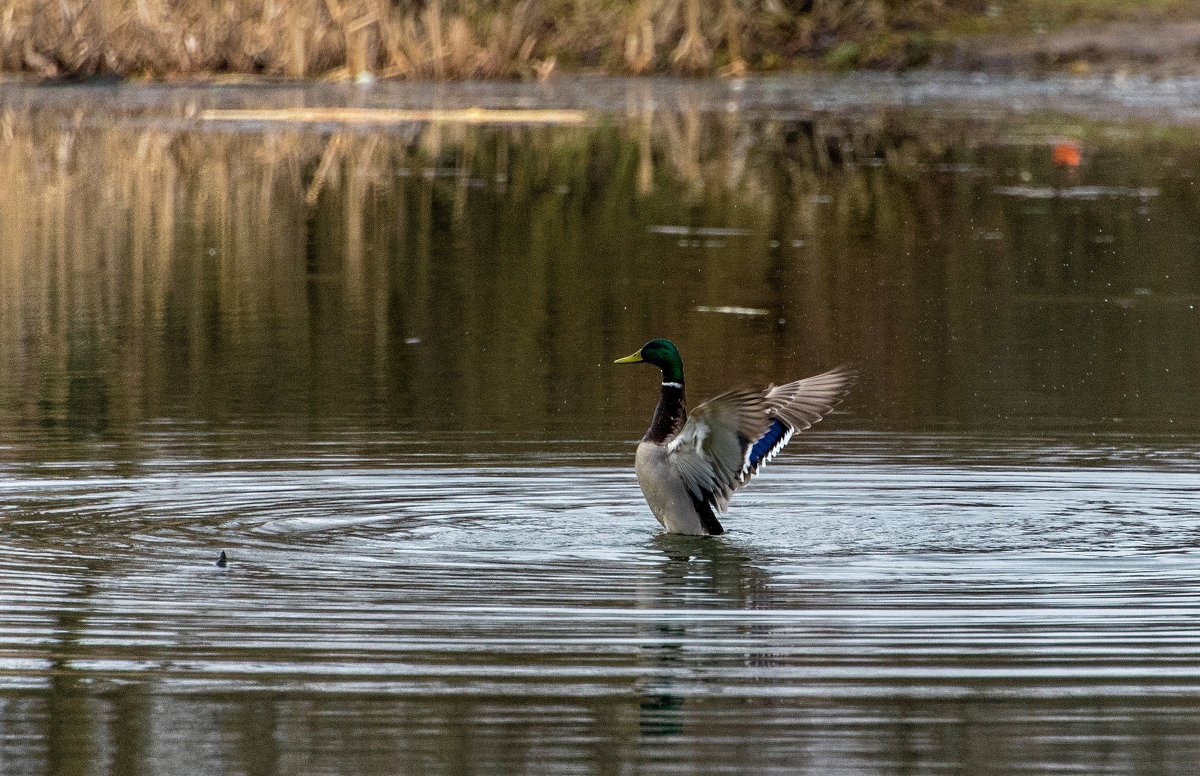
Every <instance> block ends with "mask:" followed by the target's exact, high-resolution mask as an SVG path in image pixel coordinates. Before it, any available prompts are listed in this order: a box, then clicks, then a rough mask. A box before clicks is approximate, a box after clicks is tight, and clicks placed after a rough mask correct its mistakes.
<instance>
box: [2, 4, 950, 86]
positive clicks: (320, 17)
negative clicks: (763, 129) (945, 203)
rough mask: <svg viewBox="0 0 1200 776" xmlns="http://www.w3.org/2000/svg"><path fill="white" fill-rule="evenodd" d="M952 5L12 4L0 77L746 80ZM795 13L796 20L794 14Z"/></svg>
mask: <svg viewBox="0 0 1200 776" xmlns="http://www.w3.org/2000/svg"><path fill="white" fill-rule="evenodd" d="M947 2H950V0H904V1H903V2H894V1H892V2H888V1H887V0H813V1H812V2H808V3H782V2H778V0H764V1H760V0H720V2H716V1H715V0H711V1H710V2H701V0H542V1H541V2H538V1H536V0H493V2H480V3H473V2H466V0H461V1H460V2H455V0H424V1H420V0H394V1H393V0H226V2H221V3H215V2H212V0H8V2H6V3H5V4H4V6H3V8H2V9H0V69H2V70H4V71H7V72H32V73H36V74H38V75H42V76H59V77H92V76H103V75H116V76H121V77H146V78H159V79H166V78H203V77H210V76H214V75H221V74H250V75H263V76H274V77H291V78H332V79H345V78H370V77H396V78H438V79H445V78H454V79H462V78H539V77H545V76H547V75H549V74H550V73H551V72H553V71H554V70H555V69H556V68H558V67H563V66H565V67H569V68H572V69H579V68H584V69H587V68H602V69H605V70H608V71H610V72H627V73H651V72H679V73H707V72H714V71H717V70H723V71H725V72H740V71H742V70H744V69H745V68H746V67H747V65H749V66H751V67H756V68H771V67H779V66H786V65H789V64H793V63H795V62H796V61H797V60H798V59H799V58H804V57H812V56H820V55H822V54H823V53H825V52H826V51H828V50H829V49H830V48H831V47H832V46H833V45H835V44H836V42H837V41H838V39H839V36H844V35H851V36H854V35H860V36H861V35H863V34H870V33H872V32H873V31H875V32H878V31H880V30H883V29H884V28H886V27H887V25H888V20H889V18H891V17H893V16H897V15H898V14H903V16H902V17H899V16H897V18H903V19H904V20H905V23H906V24H907V23H910V22H909V20H911V18H912V17H913V16H914V13H915V11H914V9H917V10H920V11H922V12H927V11H938V10H940V9H942V7H943V5H944V4H945V3H947ZM796 9H800V10H796Z"/></svg>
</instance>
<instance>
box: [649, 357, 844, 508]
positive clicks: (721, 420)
mask: <svg viewBox="0 0 1200 776" xmlns="http://www.w3.org/2000/svg"><path fill="white" fill-rule="evenodd" d="M857 376H858V375H857V372H855V371H854V370H853V369H852V368H850V367H849V366H846V365H843V366H840V367H837V368H836V369H831V370H830V371H828V372H825V373H823V374H819V375H816V376H814V377H807V378H805V379H803V380H797V381H795V382H792V383H786V384H784V385H778V386H768V387H767V388H765V389H763V388H745V387H743V388H735V389H733V390H731V391H727V392H725V393H723V394H721V395H720V396H717V397H715V398H712V399H709V400H708V401H706V402H704V403H703V404H701V405H699V406H698V407H696V409H695V410H694V411H693V412H692V414H691V415H690V416H689V417H688V419H687V422H686V423H685V424H684V426H683V428H682V429H681V430H680V432H679V434H678V435H677V436H676V437H675V438H674V439H672V440H671V441H670V442H668V443H667V461H668V462H669V463H670V464H671V466H672V467H673V468H674V469H675V471H676V473H677V474H678V475H679V477H680V479H681V480H682V481H683V483H684V485H685V487H686V488H687V490H688V493H689V494H690V495H691V496H692V498H694V499H696V500H697V501H699V502H702V503H707V504H709V505H711V506H712V508H713V509H714V510H715V511H716V512H724V511H725V509H726V507H728V505H729V499H730V498H731V497H732V496H733V493H734V491H736V490H737V489H738V488H740V487H741V486H742V485H744V484H745V483H746V482H747V481H748V480H749V479H750V477H752V476H753V475H754V474H756V473H757V472H758V471H759V470H760V469H761V468H762V467H763V466H764V465H766V463H767V462H768V461H770V460H771V458H773V457H774V456H775V454H776V453H778V452H779V451H780V450H782V449H783V447H784V446H785V445H786V444H787V443H788V442H789V441H790V440H791V438H792V436H793V435H794V433H795V432H797V431H803V430H804V429H807V428H809V427H811V426H812V425H813V424H814V423H816V422H817V421H819V420H821V418H823V417H824V416H825V415H826V414H828V413H829V411H830V410H831V409H833V407H834V406H835V405H836V404H837V403H838V402H840V401H841V400H842V397H844V396H845V395H846V393H847V391H849V390H850V387H851V386H852V385H853V384H854V381H855V380H856V379H857ZM780 425H782V428H780V427H779V426H780ZM759 443H761V444H759Z"/></svg>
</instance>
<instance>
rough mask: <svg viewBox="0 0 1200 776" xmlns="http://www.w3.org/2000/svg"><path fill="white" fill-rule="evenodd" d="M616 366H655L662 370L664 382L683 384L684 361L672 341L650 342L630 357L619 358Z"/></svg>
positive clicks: (659, 340)
mask: <svg viewBox="0 0 1200 776" xmlns="http://www.w3.org/2000/svg"><path fill="white" fill-rule="evenodd" d="M613 363H614V364H641V363H646V364H654V365H655V366H656V367H658V368H659V369H661V370H662V373H663V380H664V381H665V382H669V383H680V384H682V383H683V359H681V358H680V357H679V350H678V349H677V348H676V347H675V346H674V345H673V344H671V341H670V340H665V339H656V340H650V341H649V342H647V343H646V344H645V345H642V347H641V348H640V349H639V350H638V352H636V353H634V354H633V355H630V356H625V358H618V359H617V360H616V361H614V362H613Z"/></svg>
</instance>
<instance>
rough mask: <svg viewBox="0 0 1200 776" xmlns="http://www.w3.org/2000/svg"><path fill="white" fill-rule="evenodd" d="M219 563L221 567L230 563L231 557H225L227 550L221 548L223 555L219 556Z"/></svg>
mask: <svg viewBox="0 0 1200 776" xmlns="http://www.w3.org/2000/svg"><path fill="white" fill-rule="evenodd" d="M217 565H218V566H220V567H221V568H225V567H226V566H228V565H229V558H227V557H225V550H221V557H219V558H217Z"/></svg>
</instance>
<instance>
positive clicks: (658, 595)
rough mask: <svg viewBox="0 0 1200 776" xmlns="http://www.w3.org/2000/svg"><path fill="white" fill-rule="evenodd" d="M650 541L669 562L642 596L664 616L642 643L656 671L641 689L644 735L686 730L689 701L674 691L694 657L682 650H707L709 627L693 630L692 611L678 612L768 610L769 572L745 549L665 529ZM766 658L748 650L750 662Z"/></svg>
mask: <svg viewBox="0 0 1200 776" xmlns="http://www.w3.org/2000/svg"><path fill="white" fill-rule="evenodd" d="M650 544H651V546H652V547H653V548H654V549H655V550H657V551H659V552H662V553H664V554H665V555H666V561H665V562H664V563H662V564H661V566H660V567H659V568H658V570H657V573H656V574H655V575H654V576H653V577H652V578H650V579H649V580H647V581H646V582H645V583H643V586H642V590H641V593H640V595H639V605H640V606H643V607H648V608H650V609H653V610H655V611H661V612H662V619H661V620H660V621H658V622H655V623H653V624H652V625H651V626H650V631H649V632H648V633H647V636H646V642H647V643H646V645H645V646H644V647H643V655H644V661H645V663H646V665H647V667H648V668H650V669H651V671H650V674H649V676H648V677H647V679H646V681H645V682H644V683H643V684H642V685H641V686H640V687H639V692H640V694H641V701H640V709H641V718H640V730H641V735H642V736H645V737H654V736H667V735H677V734H679V733H681V732H683V722H684V718H685V713H686V709H685V708H684V704H685V702H684V699H683V698H682V697H680V696H679V695H677V694H676V693H675V691H674V686H675V684H676V683H677V682H679V681H680V677H681V676H682V675H686V674H687V673H688V671H687V667H688V663H689V662H690V660H689V659H687V658H685V657H684V655H683V652H684V651H685V650H692V651H703V650H705V649H707V648H708V645H707V644H706V640H705V636H704V633H703V630H704V626H703V625H702V626H701V633H699V634H689V630H688V629H689V624H688V617H687V615H686V614H683V615H682V616H678V615H677V613H676V612H674V611H673V610H675V609H679V608H684V609H690V608H696V607H704V608H712V607H715V608H728V609H734V610H741V609H756V608H763V607H764V602H763V601H762V600H760V599H762V598H764V597H765V596H766V590H767V573H766V572H765V571H763V570H762V569H761V568H759V567H757V566H756V565H754V564H753V562H752V561H751V558H750V555H749V553H748V552H747V551H746V550H744V549H743V548H741V547H739V546H737V545H736V544H732V543H730V542H729V541H723V540H718V541H712V537H702V536H683V535H678V534H666V533H662V534H657V535H656V536H654V538H653V539H652V540H651V542H650ZM691 627H693V628H695V627H696V626H694V625H693V626H691ZM761 633H762V629H761V628H757V627H755V626H748V627H747V628H746V630H745V634H746V635H747V636H751V637H753V636H757V635H761ZM762 659H763V656H761V655H750V654H748V655H746V664H747V665H759V666H761V665H767V663H764V662H762ZM681 669H682V670H681Z"/></svg>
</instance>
